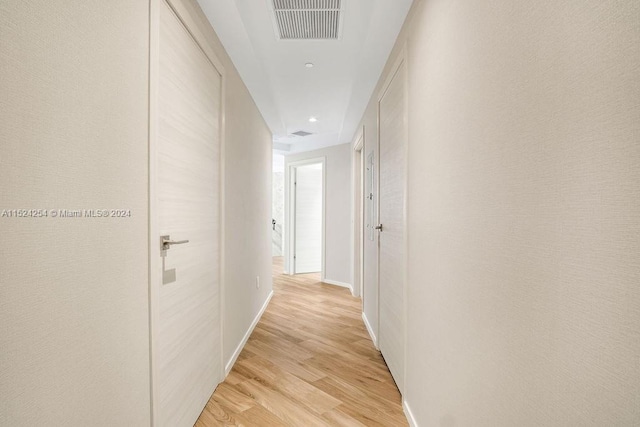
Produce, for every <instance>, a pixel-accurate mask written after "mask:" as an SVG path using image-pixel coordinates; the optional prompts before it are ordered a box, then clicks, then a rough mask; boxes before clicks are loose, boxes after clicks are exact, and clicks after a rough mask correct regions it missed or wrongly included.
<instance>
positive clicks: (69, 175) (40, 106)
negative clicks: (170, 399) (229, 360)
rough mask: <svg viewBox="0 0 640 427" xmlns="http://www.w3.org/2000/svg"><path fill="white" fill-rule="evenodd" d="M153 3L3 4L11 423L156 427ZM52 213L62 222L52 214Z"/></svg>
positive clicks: (4, 367)
mask: <svg viewBox="0 0 640 427" xmlns="http://www.w3.org/2000/svg"><path fill="white" fill-rule="evenodd" d="M148 23H149V4H148V2H144V1H135V2H133V1H115V2H103V1H94V0H89V1H76V0H64V1H62V0H58V1H2V2H0V40H1V42H0V64H1V65H0V147H1V149H0V210H3V209H20V208H23V209H34V208H46V209H69V210H76V209H127V210H130V211H131V217H125V218H52V217H51V216H49V217H48V218H7V217H0V230H1V233H2V238H1V241H2V249H1V250H0V252H1V256H0V325H2V327H0V349H1V350H0V396H2V397H1V398H0V425H3V426H33V425H47V426H87V425H92V426H99V425H104V426H115V425H135V426H144V425H149V422H150V420H149V418H150V407H149V348H148V342H149V331H148V295H147V291H148V277H147V269H148V263H147V260H148V257H147V252H148V248H147V223H148V221H147V216H148V212H147V200H148V196H147V174H148V172H147V163H148V160H147V159H148V157H147V149H148V133H147V128H148V113H147V111H148V93H147V88H148V38H149V28H148ZM49 215H51V214H49Z"/></svg>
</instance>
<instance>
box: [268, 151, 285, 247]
mask: <svg viewBox="0 0 640 427" xmlns="http://www.w3.org/2000/svg"><path fill="white" fill-rule="evenodd" d="M272 193H273V196H272V197H273V205H272V208H271V215H272V217H273V219H275V220H276V226H275V230H272V232H271V233H272V236H273V244H272V251H271V252H272V255H273V256H282V255H283V249H284V248H283V246H284V235H283V233H284V156H283V155H281V154H275V153H274V154H273V185H272Z"/></svg>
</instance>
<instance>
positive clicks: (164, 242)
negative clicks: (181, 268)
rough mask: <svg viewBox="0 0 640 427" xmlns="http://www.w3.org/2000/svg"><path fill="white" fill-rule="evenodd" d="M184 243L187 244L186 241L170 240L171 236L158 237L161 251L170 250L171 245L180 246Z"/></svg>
mask: <svg viewBox="0 0 640 427" xmlns="http://www.w3.org/2000/svg"><path fill="white" fill-rule="evenodd" d="M185 243H189V241H188V240H171V236H169V235H168V234H167V235H166V236H160V246H161V247H162V250H163V251H166V250H167V249H171V245H182V244H185Z"/></svg>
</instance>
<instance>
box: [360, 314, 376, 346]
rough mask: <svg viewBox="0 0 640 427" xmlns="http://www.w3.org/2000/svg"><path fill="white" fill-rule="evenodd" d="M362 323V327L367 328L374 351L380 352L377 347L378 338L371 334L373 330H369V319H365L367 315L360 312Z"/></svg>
mask: <svg viewBox="0 0 640 427" xmlns="http://www.w3.org/2000/svg"><path fill="white" fill-rule="evenodd" d="M362 321H363V322H364V326H365V327H366V328H367V331H368V332H369V335H370V336H371V341H373V345H374V346H375V347H376V350H380V348H379V347H378V338H377V337H376V334H374V333H373V329H372V328H371V323H369V319H367V315H366V314H364V311H363V312H362Z"/></svg>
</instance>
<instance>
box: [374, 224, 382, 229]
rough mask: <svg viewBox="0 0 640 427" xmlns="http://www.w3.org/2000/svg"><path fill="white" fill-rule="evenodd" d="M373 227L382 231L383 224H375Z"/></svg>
mask: <svg viewBox="0 0 640 427" xmlns="http://www.w3.org/2000/svg"><path fill="white" fill-rule="evenodd" d="M373 228H374V229H376V230H380V231H382V224H378V225H376V226H375V227H373Z"/></svg>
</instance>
